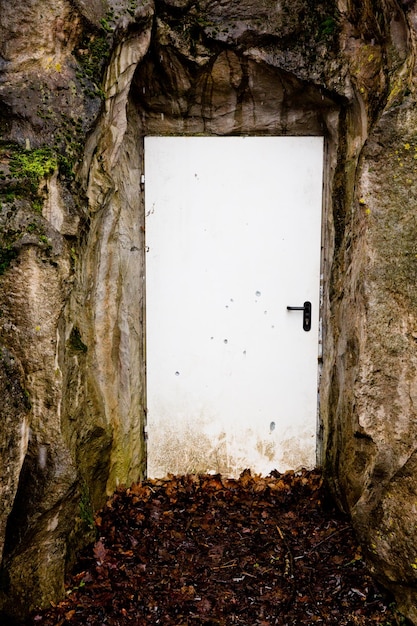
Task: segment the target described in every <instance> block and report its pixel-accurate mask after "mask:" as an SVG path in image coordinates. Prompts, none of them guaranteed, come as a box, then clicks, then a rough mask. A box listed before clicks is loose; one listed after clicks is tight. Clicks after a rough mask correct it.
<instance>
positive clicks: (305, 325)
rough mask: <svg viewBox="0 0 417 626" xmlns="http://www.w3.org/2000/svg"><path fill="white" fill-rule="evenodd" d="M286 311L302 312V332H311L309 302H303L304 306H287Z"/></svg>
mask: <svg viewBox="0 0 417 626" xmlns="http://www.w3.org/2000/svg"><path fill="white" fill-rule="evenodd" d="M287 311H303V330H305V331H306V332H307V331H309V330H311V302H304V306H287Z"/></svg>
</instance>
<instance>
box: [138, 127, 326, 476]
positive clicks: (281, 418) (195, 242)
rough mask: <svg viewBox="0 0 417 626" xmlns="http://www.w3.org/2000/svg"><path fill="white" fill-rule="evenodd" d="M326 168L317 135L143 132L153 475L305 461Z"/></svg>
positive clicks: (312, 437)
mask: <svg viewBox="0 0 417 626" xmlns="http://www.w3.org/2000/svg"><path fill="white" fill-rule="evenodd" d="M322 172H323V138H322V137H147V138H146V139H145V205H146V240H147V256H146V326H147V332H146V338H147V339H146V342H147V345H146V351H147V407H148V416H147V433H148V453H147V454H148V476H149V477H161V476H164V475H166V474H167V473H168V472H171V473H174V474H177V473H180V474H184V473H200V472H220V473H223V474H226V475H229V476H236V475H239V473H240V472H241V471H243V470H244V469H246V468H250V469H251V470H252V471H254V472H256V473H261V474H264V475H266V474H268V473H269V472H270V471H272V470H273V469H277V470H278V471H285V470H286V469H297V468H300V467H308V468H312V467H314V465H315V459H316V427H317V425H316V420H317V358H318V328H319V278H320V240H321V206H322ZM304 302H310V303H311V329H310V330H304V329H303V319H304V318H306V317H307V318H308V315H307V316H306V315H305V313H304V311H302V310H288V309H287V306H295V307H303V306H304ZM304 322H305V323H306V324H307V325H308V319H304Z"/></svg>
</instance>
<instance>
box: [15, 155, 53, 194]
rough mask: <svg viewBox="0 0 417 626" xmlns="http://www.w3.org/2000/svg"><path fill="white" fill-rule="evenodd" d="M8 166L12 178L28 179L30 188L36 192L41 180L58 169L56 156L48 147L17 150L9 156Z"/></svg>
mask: <svg viewBox="0 0 417 626" xmlns="http://www.w3.org/2000/svg"><path fill="white" fill-rule="evenodd" d="M9 168H10V174H11V176H13V178H18V179H26V180H28V181H29V187H30V190H31V191H32V192H33V193H37V191H38V187H39V183H40V182H41V180H42V179H43V178H45V177H46V176H48V175H49V174H52V173H53V172H54V171H55V170H56V169H58V158H57V155H56V154H55V153H54V152H53V150H52V149H51V148H48V147H44V148H37V149H35V150H17V151H15V152H14V153H13V154H12V156H11V158H10V161H9Z"/></svg>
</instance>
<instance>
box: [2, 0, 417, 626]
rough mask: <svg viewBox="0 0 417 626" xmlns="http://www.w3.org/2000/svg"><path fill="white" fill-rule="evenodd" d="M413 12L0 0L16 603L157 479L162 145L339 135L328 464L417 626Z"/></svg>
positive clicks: (59, 576)
mask: <svg viewBox="0 0 417 626" xmlns="http://www.w3.org/2000/svg"><path fill="white" fill-rule="evenodd" d="M414 4H415V3H414V2H413V1H412V0H411V1H410V0H407V1H403V2H399V1H397V0H364V1H361V2H359V1H355V0H339V1H338V2H334V1H331V0H322V1H321V2H318V3H314V7H313V6H311V3H310V2H308V0H292V1H291V2H289V0H287V2H282V3H276V2H272V0H263V2H261V3H260V2H258V1H257V2H252V1H251V0H244V1H242V0H239V1H237V0H231V1H230V2H228V3H226V4H225V3H222V2H216V1H215V2H212V1H209V0H200V2H193V1H192V0H165V1H164V2H163V1H162V0H158V1H157V2H156V5H155V6H154V5H153V3H151V2H147V1H146V0H145V1H143V2H141V1H136V0H134V1H133V0H111V1H110V0H109V1H107V2H106V1H105V0H94V1H88V2H87V1H84V0H74V1H72V2H70V0H59V1H58V2H49V1H47V2H45V1H44V0H42V1H41V0H28V1H26V2H25V3H20V2H15V3H10V2H8V1H7V0H0V69H1V82H0V129H1V141H0V203H1V208H0V283H1V289H0V390H1V397H2V405H1V412H0V417H1V420H2V435H1V440H0V441H1V446H0V468H1V478H0V490H1V494H2V498H3V502H4V506H3V510H2V512H1V513H0V547H1V551H2V555H3V556H2V566H1V577H0V610H1V611H3V615H8V616H9V617H10V616H14V617H17V618H19V619H20V618H22V617H23V616H24V615H25V614H26V613H27V611H28V610H31V609H33V608H35V607H38V606H43V605H47V604H48V603H49V602H50V601H56V600H57V599H58V598H59V597H60V596H61V595H62V593H63V580H64V574H65V569H66V567H68V566H69V565H70V564H71V562H72V560H73V558H74V554H75V552H76V550H77V548H78V547H79V546H80V545H81V544H82V543H83V542H85V541H87V540H88V539H89V537H91V532H92V512H93V510H94V509H95V508H97V507H99V506H100V505H102V504H103V502H104V500H105V497H106V494H108V493H111V492H112V491H113V489H114V488H115V487H116V486H117V485H118V484H119V483H127V484H129V483H130V482H132V481H134V480H137V479H139V478H140V477H142V476H143V474H144V467H145V437H144V426H145V406H146V400H145V385H144V333H143V322H144V311H143V302H144V255H145V249H144V207H143V195H142V189H141V186H140V173H141V171H142V170H141V168H142V160H143V142H142V138H143V136H144V135H145V134H150V133H155V134H158V133H162V134H164V133H174V134H200V133H204V134H216V135H226V134H239V133H248V134H257V133H259V134H272V135H281V134H300V135H302V134H324V135H325V137H326V184H325V208H324V238H323V245H324V255H323V281H324V282H323V287H324V297H323V311H322V320H323V329H324V337H323V363H322V376H321V388H320V399H321V403H320V404H321V406H320V443H319V445H320V450H319V452H320V455H321V460H322V465H323V467H324V469H325V472H326V476H327V478H328V481H329V485H330V486H331V488H332V489H333V492H334V494H335V495H336V497H337V499H338V501H339V503H340V505H341V506H342V507H343V508H344V509H345V510H346V511H347V512H349V513H350V515H351V516H352V519H353V521H354V523H355V525H356V528H357V531H358V534H359V536H360V537H361V539H362V542H363V545H364V547H365V548H366V551H367V557H368V560H369V563H370V564H371V566H372V567H373V568H374V571H375V575H376V576H377V577H378V578H379V579H380V580H381V581H382V582H383V583H384V584H385V585H387V586H388V587H390V588H391V589H392V590H393V591H394V593H395V595H396V597H397V599H398V601H399V602H400V606H401V609H402V610H403V611H404V613H406V614H407V615H408V616H409V617H410V618H411V619H412V620H413V621H414V622H415V623H417V613H416V609H415V606H417V587H416V578H417V574H416V571H417V554H416V548H415V545H417V541H416V538H417V537H416V531H415V528H416V523H415V520H416V515H417V513H416V506H417V504H416V503H417V494H416V487H415V483H416V473H417V466H416V460H415V450H416V447H417V446H416V441H417V428H416V426H415V421H416V403H415V397H416V393H417V383H416V356H415V343H416V340H417V339H416V338H417V324H416V319H415V318H416V315H417V294H416V280H415V277H416V271H417V270H416V263H417V250H416V244H415V233H416V218H415V194H416V183H415V170H416V167H417V137H416V132H415V128H416V124H415V122H416V121H417V120H416V97H415V79H414V78H415V37H416V28H417V7H415V6H414Z"/></svg>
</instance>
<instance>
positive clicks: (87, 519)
mask: <svg viewBox="0 0 417 626" xmlns="http://www.w3.org/2000/svg"><path fill="white" fill-rule="evenodd" d="M80 492H81V497H80V519H81V521H82V523H83V525H84V526H87V528H88V529H89V530H92V529H93V528H94V513H93V507H92V505H91V498H90V493H89V490H88V487H87V485H86V484H85V483H84V482H83V483H82V484H81V487H80Z"/></svg>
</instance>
